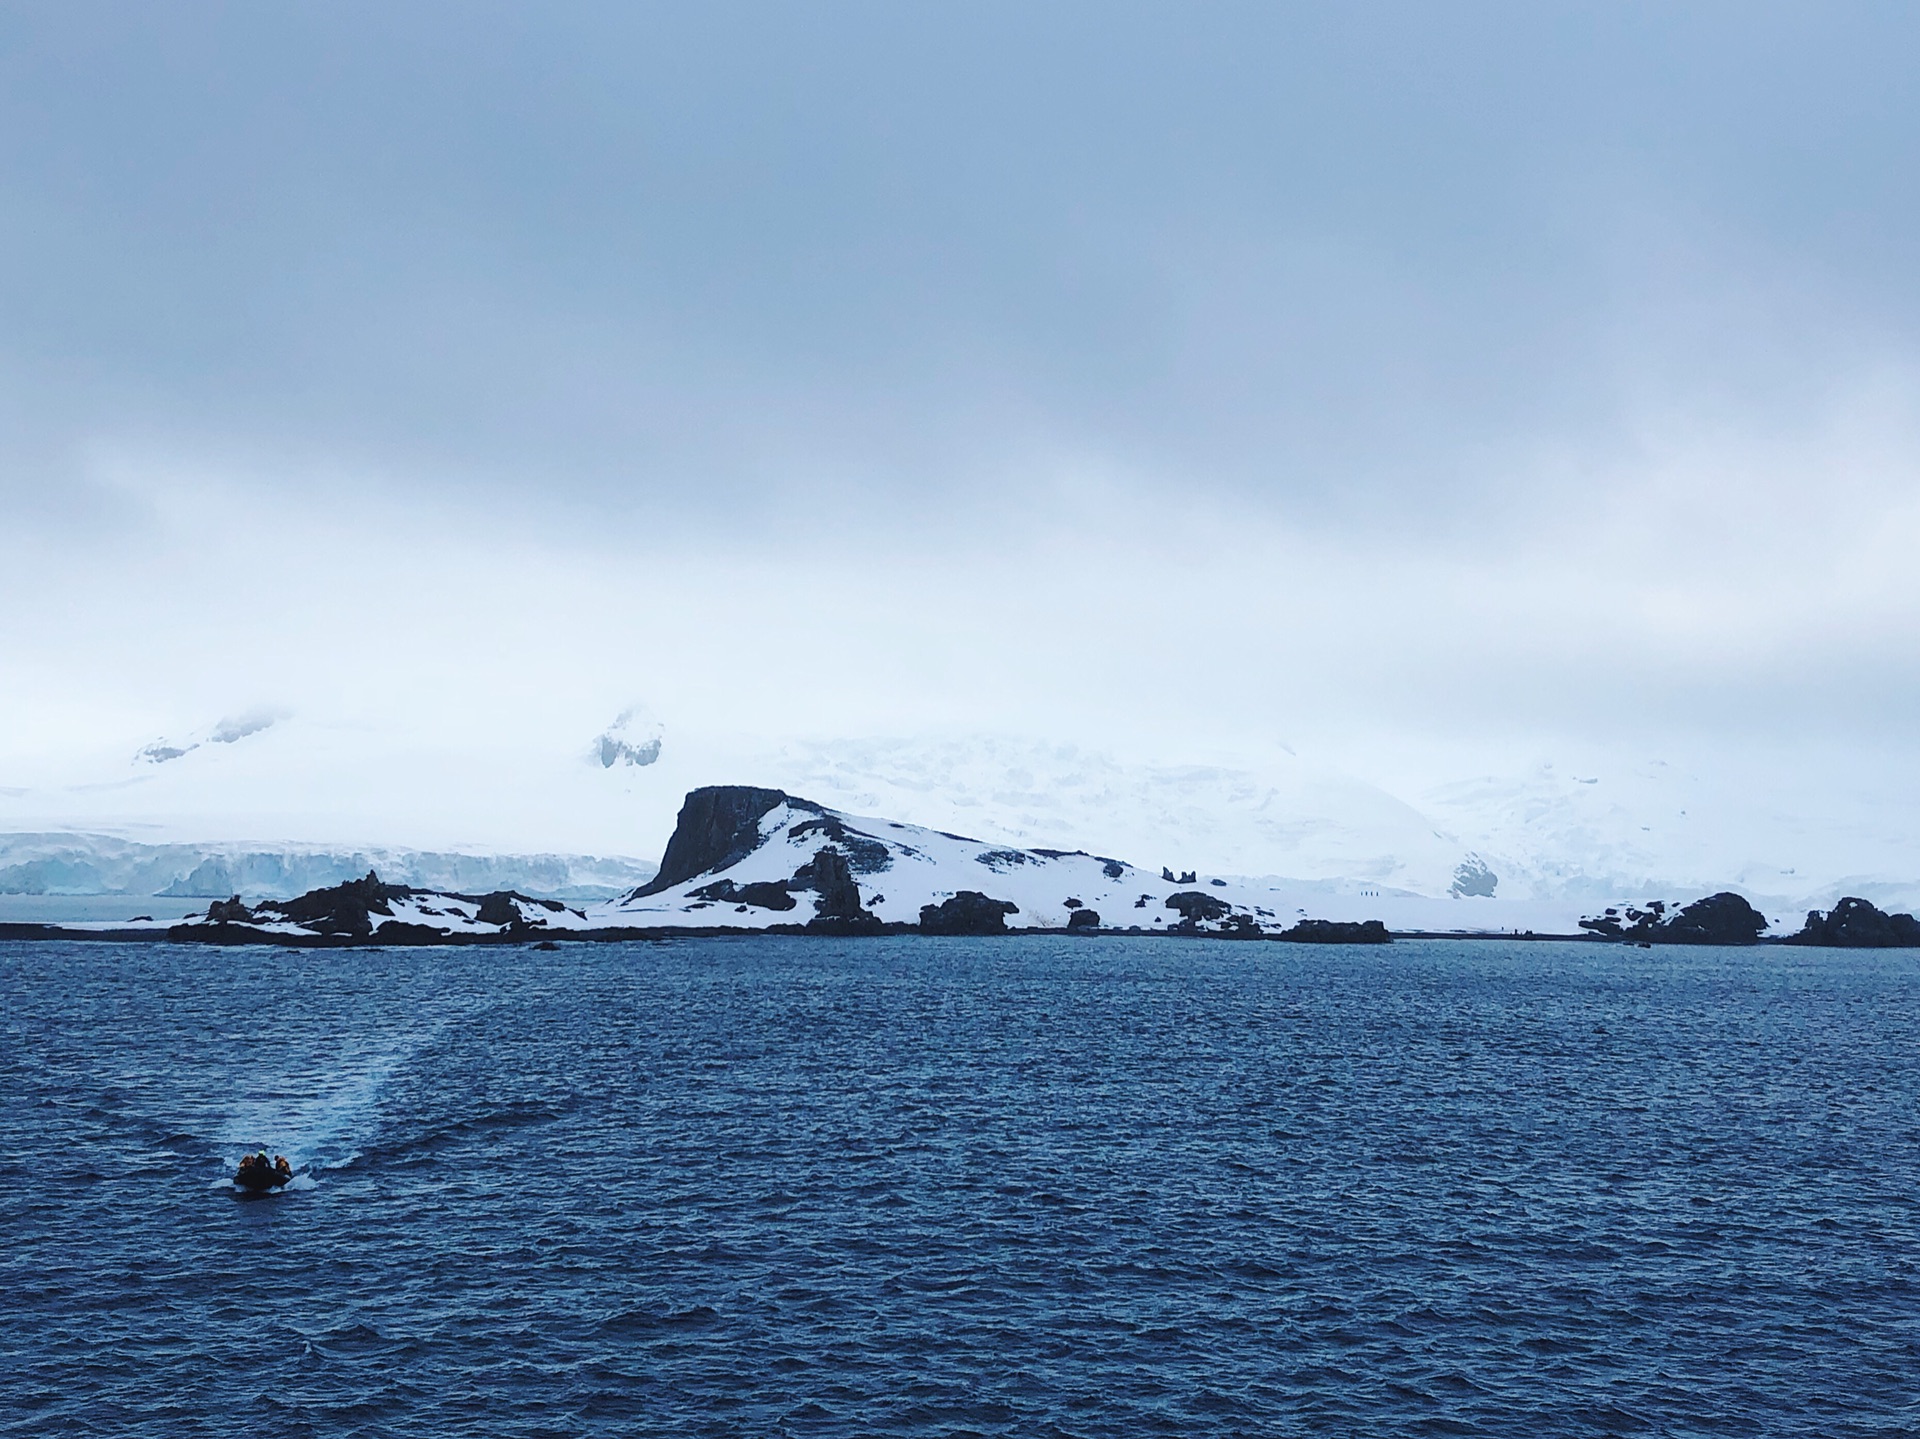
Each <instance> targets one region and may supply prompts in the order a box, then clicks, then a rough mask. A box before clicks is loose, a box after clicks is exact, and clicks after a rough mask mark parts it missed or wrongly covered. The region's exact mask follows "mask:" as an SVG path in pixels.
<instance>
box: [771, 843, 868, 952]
mask: <svg viewBox="0 0 1920 1439" xmlns="http://www.w3.org/2000/svg"><path fill="white" fill-rule="evenodd" d="M790 887H791V888H795V889H801V888H804V889H810V890H812V891H813V892H814V893H815V894H817V895H819V896H820V902H819V904H818V906H817V907H816V908H815V910H814V915H813V918H812V919H810V920H808V921H807V928H808V929H811V930H818V931H820V932H822V933H826V934H866V933H870V932H872V931H875V930H878V929H879V928H880V927H881V924H880V918H879V916H878V915H875V914H872V913H870V912H869V911H868V910H867V908H866V907H865V906H864V905H863V904H861V902H860V882H859V881H858V880H856V879H855V878H854V877H853V868H852V866H851V865H850V864H849V863H848V862H847V857H846V856H845V855H844V854H842V853H841V852H840V851H839V850H837V849H821V850H819V851H817V852H816V853H815V854H814V856H813V858H812V859H811V860H810V861H808V862H807V863H806V864H803V865H801V866H800V868H799V869H797V870H795V871H794V872H793V880H792V883H791V886H790Z"/></svg>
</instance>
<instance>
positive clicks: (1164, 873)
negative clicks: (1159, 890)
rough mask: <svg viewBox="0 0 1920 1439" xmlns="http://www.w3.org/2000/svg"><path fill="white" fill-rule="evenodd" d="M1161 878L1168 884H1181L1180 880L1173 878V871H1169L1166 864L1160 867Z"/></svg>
mask: <svg viewBox="0 0 1920 1439" xmlns="http://www.w3.org/2000/svg"><path fill="white" fill-rule="evenodd" d="M1160 878H1162V879H1164V880H1165V881H1166V882H1167V883H1168V884H1178V883H1180V881H1179V880H1177V879H1175V878H1174V877H1173V871H1172V870H1170V869H1168V868H1167V867H1166V866H1165V865H1164V864H1163V865H1161V866H1160Z"/></svg>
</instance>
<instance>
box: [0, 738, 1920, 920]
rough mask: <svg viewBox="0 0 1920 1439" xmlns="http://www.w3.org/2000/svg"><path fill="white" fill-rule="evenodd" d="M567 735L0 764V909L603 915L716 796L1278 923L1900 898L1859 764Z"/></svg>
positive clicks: (1881, 766)
mask: <svg viewBox="0 0 1920 1439" xmlns="http://www.w3.org/2000/svg"><path fill="white" fill-rule="evenodd" d="M565 718H566V720H567V722H566V724H565V725H564V726H558V727H554V728H551V729H544V728H543V729H539V730H537V731H529V732H523V733H513V734H495V733H491V732H489V731H486V730H484V729H482V728H479V727H477V726H476V727H474V728H471V729H468V728H447V729H441V730H434V731H432V732H415V731H403V730H400V729H397V728H394V729H389V728H386V727H384V726H385V725H386V723H387V722H386V721H384V720H378V719H375V718H368V717H366V716H361V717H358V718H353V719H348V718H345V717H342V716H333V717H330V718H329V717H322V716H318V715H313V716H308V715H293V714H288V713H286V712H284V711H276V710H269V709H261V710H241V711H236V715H235V716H233V717H228V718H224V719H219V720H216V721H211V722H209V723H205V724H201V725H199V726H197V727H195V726H190V725H189V726H181V727H177V728H175V729H172V730H162V731H160V732H159V733H158V734H157V735H156V734H154V733H151V732H150V733H148V734H147V735H145V736H141V735H129V736H127V737H126V739H125V741H124V742H123V743H118V744H117V745H116V747H115V748H113V749H112V750H111V751H106V750H103V751H100V752H99V753H92V754H88V755H78V756H69V757H68V758H67V759H66V760H63V761H62V762H61V763H60V764H54V763H52V762H50V761H49V762H45V763H41V762H35V763H34V764H32V765H30V766H27V767H25V768H21V767H20V766H19V762H17V761H16V762H15V768H13V769H10V770H8V772H6V773H0V831H4V830H9V829H11V830H14V831H17V832H18V833H17V834H16V835H15V836H14V837H13V838H12V839H10V840H7V841H4V842H0V892H4V891H5V890H6V889H8V888H9V887H11V888H14V889H24V890H35V889H38V890H43V891H46V892H50V893H51V892H61V891H67V892H79V891H96V890H98V891H107V892H115V893H120V892H124V893H129V894H133V893H147V894H152V893H155V892H162V893H168V894H169V895H170V897H172V896H185V895H188V894H190V893H194V892H198V893H199V894H200V895H203V896H208V897H210V896H211V895H212V894H214V893H215V892H216V891H220V890H225V891H226V892H227V893H233V892H243V893H249V894H258V895H279V896H286V895H291V894H295V893H299V892H301V891H302V890H303V889H305V888H309V887H312V886H314V885H317V884H322V883H336V882H339V881H341V880H344V879H345V878H347V877H349V876H350V875H356V874H364V873H365V872H366V871H367V869H369V868H373V869H378V870H379V872H380V873H381V874H382V875H383V876H390V877H392V878H394V879H396V880H404V881H405V882H408V883H411V884H414V885H417V886H421V887H428V888H436V889H444V890H449V891H457V892H475V893H478V892H484V891H488V890H492V889H512V890H517V891H520V892H523V893H530V894H543V895H555V894H558V895H566V896H572V897H578V898H605V897H610V896H612V895H613V894H616V893H619V892H622V891H624V890H628V889H631V888H633V887H634V886H635V885H636V883H637V882H638V880H639V878H640V877H642V875H643V873H644V871H645V870H646V869H647V867H648V864H647V861H645V860H643V859H638V858H633V857H635V856H646V855H653V854H658V853H659V852H660V846H661V845H662V844H663V843H664V842H665V841H666V839H667V837H668V834H669V831H670V829H671V827H672V822H673V816H674V814H675V812H676V809H677V807H678V805H679V802H680V799H681V796H682V795H684V794H685V793H687V792H688V791H689V790H692V789H696V788H699V787H701V786H704V785H708V784H711V783H713V782H714V781H715V780H717V779H722V778H724V779H730V780H733V779H737V780H739V781H741V782H744V783H747V784H751V785H754V786H758V787H761V788H766V789H778V790H782V791H784V792H786V793H789V794H795V795H806V796H810V797H811V798H812V799H814V800H816V801H818V802H819V803H821V804H823V805H825V806H827V807H828V808H830V809H832V810H833V811H835V812H836V813H839V814H842V815H876V814H877V815H886V816H888V817H889V820H890V821H894V822H899V823H903V824H909V825H917V826H920V827H921V828H923V829H927V830H932V831H945V832H948V833H954V834H967V835H972V836H975V837H976V838H978V839H979V840H980V841H981V842H982V843H987V844H993V845H996V846H1000V847H1005V848H1012V849H1020V850H1031V851H1035V852H1038V851H1039V850H1041V849H1043V848H1055V849H1061V850H1075V849H1078V850H1086V851H1089V852H1093V853H1102V854H1113V855H1122V856H1126V857H1128V858H1129V860H1130V861H1132V862H1136V863H1138V864H1139V865H1140V866H1141V867H1142V868H1143V869H1144V870H1145V871H1146V872H1148V873H1149V874H1153V873H1157V872H1158V871H1159V869H1160V868H1161V867H1162V866H1166V867H1170V868H1172V869H1173V870H1175V871H1176V872H1184V871H1187V870H1195V871H1200V872H1204V873H1207V874H1211V875H1215V876H1218V877H1223V878H1224V877H1232V876H1241V877H1254V878H1250V879H1248V880H1247V884H1248V886H1249V888H1250V890H1257V891H1259V892H1261V893H1265V894H1273V895H1275V896H1277V897H1279V898H1280V899H1281V900H1282V901H1283V903H1282V904H1280V905H1279V906H1273V905H1270V906H1269V907H1279V908H1283V909H1285V910H1288V911H1292V912H1295V913H1298V912H1299V911H1301V910H1306V911H1309V912H1327V911H1335V912H1340V913H1342V914H1351V915H1353V916H1354V917H1365V916H1366V914H1367V913H1382V912H1384V911H1385V910H1391V909H1393V908H1394V907H1396V906H1397V907H1398V908H1399V909H1400V910H1401V911H1404V912H1403V913H1402V914H1401V915H1400V916H1399V919H1398V920H1391V918H1390V922H1396V923H1399V924H1401V925H1403V926H1404V927H1413V928H1447V929H1452V928H1472V929H1506V928H1536V929H1538V928H1550V929H1562V928H1565V927H1567V926H1569V925H1571V924H1572V923H1573V921H1574V920H1575V919H1577V918H1578V917H1579V916H1580V915H1581V914H1584V913H1592V912H1594V911H1595V910H1597V909H1598V908H1600V907H1603V906H1604V905H1606V904H1615V903H1622V902H1626V903H1635V902H1644V901H1647V900H1650V899H1654V898H1662V899H1667V900H1670V901H1684V900H1686V899H1689V898H1694V897H1698V896H1700V895H1704V894H1707V893H1710V892H1712V891H1714V890H1716V889H1721V888H1726V887H1729V886H1731V887H1734V888H1738V889H1739V890H1741V892H1742V893H1745V894H1748V895H1749V896H1750V897H1752V898H1753V899H1754V901H1755V902H1756V903H1758V904H1760V905H1761V906H1762V907H1763V908H1764V909H1765V910H1766V911H1767V912H1768V913H1769V914H1770V915H1773V916H1775V917H1776V918H1779V919H1783V920H1784V919H1789V918H1791V919H1795V920H1797V919H1798V917H1799V916H1801V915H1803V914H1804V912H1805V911H1806V910H1807V909H1809V908H1815V907H1821V908H1824V907H1826V906H1828V905H1830V904H1832V903H1833V902H1834V901H1835V900H1836V899H1837V898H1838V897H1840V896H1841V895H1843V894H1857V895H1861V896H1864V897H1867V898H1871V899H1873V900H1875V901H1876V902H1878V903H1882V904H1886V905H1889V906H1891V907H1895V908H1900V909H1911V908H1914V907H1915V906H1916V904H1920V832H1916V831H1914V830H1913V828H1912V827H1911V826H1910V825H1909V824H1908V823H1907V819H1906V816H1907V815H1909V814H1910V813H1911V812H1912V810H1913V808H1914V807H1915V806H1916V805H1920V773H1912V772H1908V771H1906V770H1902V769H1901V768H1900V767H1899V766H1898V765H1897V764H1893V765H1890V764H1889V763H1887V762H1885V761H1884V758H1880V757H1874V756H1861V757H1859V758H1858V760H1857V764H1856V768H1855V769H1854V770H1851V771H1848V772H1847V773H1844V774H1821V773H1814V772H1812V771H1811V770H1810V769H1809V768H1808V767H1807V766H1806V765H1804V764H1795V763H1790V762H1787V761H1784V760H1782V758H1781V757H1780V756H1777V755H1774V756H1768V755H1761V754H1754V755H1747V756H1738V755H1730V754H1727V753H1723V752H1716V753H1715V754H1713V755H1712V756H1709V761H1710V762H1708V763H1693V764H1688V763H1685V762H1682V761H1681V760H1680V759H1674V760H1671V761H1664V760H1661V759H1648V758H1642V757H1634V756H1633V755H1631V754H1630V753H1628V752H1626V751H1624V750H1614V751H1605V752H1599V753H1593V754H1588V755H1586V756H1585V757H1583V758H1575V759H1568V758H1566V757H1565V756H1557V757H1556V758H1554V759H1552V760H1547V759H1538V760H1534V761H1531V762H1529V763H1526V764H1514V765H1511V766H1509V767H1505V768H1500V767H1496V768H1492V769H1488V770H1486V771H1484V772H1483V773H1481V774H1480V776H1479V777H1476V778H1472V779H1468V780H1459V779H1457V778H1456V779H1451V780H1448V781H1447V782H1445V783H1439V784H1434V783H1432V782H1431V778H1430V777H1431V776H1432V774H1433V773H1434V771H1435V769H1436V768H1437V762H1436V763H1430V764H1427V765H1425V766H1424V767H1421V768H1415V769H1408V770H1403V771H1402V772H1400V773H1398V774H1396V775H1395V776H1394V777H1393V778H1392V779H1390V780H1389V779H1387V778H1384V777H1377V778H1368V777H1365V776H1364V775H1361V774H1356V773H1353V772H1350V771H1348V770H1345V769H1342V768H1341V767H1340V766H1338V765H1336V764H1333V763H1330V762H1328V761H1326V760H1325V759H1324V758H1315V757H1313V756H1311V755H1308V754H1296V753H1294V752H1293V751H1292V750H1290V749H1288V748H1287V747H1286V746H1284V745H1279V744H1277V743H1275V744H1270V745H1268V746H1267V747H1265V748H1264V749H1262V750H1261V751H1259V752H1258V753H1240V754H1236V753H1232V752H1226V751H1222V752H1219V753H1214V754H1206V753H1203V752H1201V751H1199V750H1195V751H1194V752H1193V753H1192V754H1191V755H1189V756H1187V758H1188V760H1189V761H1190V762H1184V763H1175V762H1171V758H1169V759H1151V758H1140V757H1137V756H1136V757H1132V758H1129V757H1125V756H1122V755H1120V754H1118V753H1115V752H1113V751H1109V750H1105V749H1102V748H1099V747H1098V746H1096V745H1093V744H1090V743H1085V742H1079V741H1062V740H1058V739H1041V738H1034V737H1020V736H1015V735H1004V734H1003V735H990V734H972V735H966V734H959V735H948V736H945V737H940V736H924V735H923V736H917V737H913V738H906V737H892V738H888V737H884V736H882V737H868V738H859V737H852V736H847V737H840V738H832V739H816V740H796V739H791V738H788V739H770V738H767V737H765V736H761V737H755V736H753V735H741V734H725V733H720V732H717V731H714V730H712V729H700V728H694V727H676V726H675V725H674V724H673V723H671V722H670V720H663V719H662V718H660V717H659V716H658V715H657V714H656V713H655V712H654V711H653V710H651V709H649V708H648V707H647V706H645V705H639V704H629V705H626V706H624V707H619V708H616V707H613V706H609V707H608V708H607V709H606V710H604V711H600V712H597V713H588V714H585V715H580V714H571V713H570V715H569V716H567V717H565ZM1175 757H1177V756H1175ZM1441 772H1443V773H1445V772H1446V771H1444V770H1443V771H1441ZM1453 773H1455V774H1457V773H1459V771H1453ZM28 780H30V781H31V782H30V783H13V782H12V781H28ZM242 836H249V837H251V839H250V840H248V841H247V842H241V837H242ZM108 837H111V838H108ZM208 838H212V839H217V840H220V841H221V842H220V843H217V844H208V843H201V842H200V841H202V840H204V839H208ZM116 846H117V847H116ZM581 856H599V857H600V858H581ZM1361 901H1365V902H1366V903H1365V905H1362V904H1361ZM1448 906H1451V908H1449V907H1448Z"/></svg>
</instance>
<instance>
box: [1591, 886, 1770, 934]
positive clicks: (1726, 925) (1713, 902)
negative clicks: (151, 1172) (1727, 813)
mask: <svg viewBox="0 0 1920 1439" xmlns="http://www.w3.org/2000/svg"><path fill="white" fill-rule="evenodd" d="M1580 927H1581V928H1582V929H1585V930H1591V931H1592V932H1593V933H1595V934H1598V935H1602V936H1604V937H1606V938H1608V939H1626V940H1633V941H1636V942H1638V943H1641V944H1757V943H1759V941H1760V931H1761V930H1763V929H1765V928H1766V927H1767V917H1766V916H1765V915H1763V914H1761V913H1760V911H1759V910H1757V909H1755V908H1754V907H1753V906H1752V905H1750V904H1748V903H1747V901H1746V900H1745V899H1743V898H1741V897H1740V896H1739V895H1737V894H1735V893H1733V891H1731V890H1722V891H1721V892H1720V893H1719V894H1710V895H1708V896H1707V897H1706V898H1705V899H1696V900H1695V901H1694V902H1693V903H1692V904H1689V905H1687V906H1685V907H1684V908H1682V909H1678V910H1675V911H1674V912H1673V913H1672V914H1668V913H1667V906H1666V904H1665V903H1664V902H1663V901H1661V900H1657V899H1656V900H1653V901H1651V902H1650V903H1649V904H1648V905H1647V907H1646V908H1645V909H1637V908H1634V907H1632V906H1629V907H1628V908H1627V911H1626V913H1625V914H1624V915H1622V914H1620V913H1619V912H1617V911H1616V910H1613V909H1609V910H1607V912H1606V913H1605V914H1603V915H1601V916H1600V917H1599V918H1598V919H1583V920H1581V921H1580Z"/></svg>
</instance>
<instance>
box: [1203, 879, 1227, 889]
mask: <svg viewBox="0 0 1920 1439" xmlns="http://www.w3.org/2000/svg"><path fill="white" fill-rule="evenodd" d="M1207 883H1208V884H1210V885H1212V886H1213V887H1214V888H1215V889H1225V888H1226V887H1227V882H1226V881H1225V880H1224V879H1210V880H1208V881H1207Z"/></svg>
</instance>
